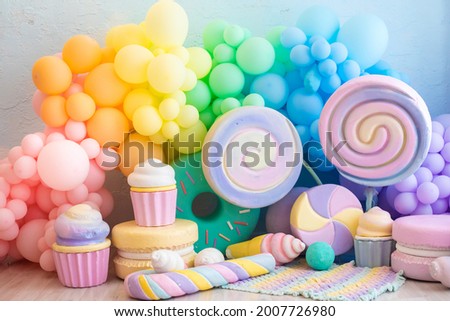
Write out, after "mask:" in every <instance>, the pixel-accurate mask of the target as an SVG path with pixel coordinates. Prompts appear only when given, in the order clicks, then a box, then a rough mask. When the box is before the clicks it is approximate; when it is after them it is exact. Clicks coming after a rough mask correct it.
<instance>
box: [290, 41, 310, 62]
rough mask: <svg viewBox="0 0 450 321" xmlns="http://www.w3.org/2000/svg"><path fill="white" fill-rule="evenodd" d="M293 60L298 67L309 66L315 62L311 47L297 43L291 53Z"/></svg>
mask: <svg viewBox="0 0 450 321" xmlns="http://www.w3.org/2000/svg"><path fill="white" fill-rule="evenodd" d="M290 59H291V62H292V63H293V64H294V65H295V66H297V67H307V66H309V65H312V64H313V63H314V58H313V56H312V55H311V49H310V48H309V47H308V46H306V45H297V46H295V47H294V48H292V50H291V53H290Z"/></svg>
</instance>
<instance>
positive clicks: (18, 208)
mask: <svg viewBox="0 0 450 321" xmlns="http://www.w3.org/2000/svg"><path fill="white" fill-rule="evenodd" d="M6 208H8V209H9V210H11V211H12V212H13V213H14V217H15V219H16V220H20V219H22V218H23V217H24V216H25V215H26V214H27V211H28V206H27V204H26V203H25V202H24V201H22V200H19V199H14V200H10V201H8V203H7V204H6Z"/></svg>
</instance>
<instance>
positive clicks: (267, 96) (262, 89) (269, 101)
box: [250, 74, 289, 109]
mask: <svg viewBox="0 0 450 321" xmlns="http://www.w3.org/2000/svg"><path fill="white" fill-rule="evenodd" d="M250 92H251V93H256V94H259V95H261V96H262V97H263V98H264V102H265V105H266V106H267V107H271V108H273V109H280V108H282V107H283V106H284V105H285V104H286V101H287V99H288V97H289V86H288V83H287V81H286V80H285V79H284V78H283V77H281V76H280V75H277V74H264V75H261V76H258V77H256V78H255V80H253V83H252V84H251V86H250Z"/></svg>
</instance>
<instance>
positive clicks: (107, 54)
mask: <svg viewBox="0 0 450 321" xmlns="http://www.w3.org/2000/svg"><path fill="white" fill-rule="evenodd" d="M115 57H116V51H115V50H114V48H111V47H104V48H102V64H103V63H107V62H114V58H115Z"/></svg>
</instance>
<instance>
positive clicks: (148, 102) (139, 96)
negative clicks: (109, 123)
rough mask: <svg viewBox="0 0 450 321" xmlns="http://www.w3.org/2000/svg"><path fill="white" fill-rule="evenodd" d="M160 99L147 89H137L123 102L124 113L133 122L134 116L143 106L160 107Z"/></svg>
mask: <svg viewBox="0 0 450 321" xmlns="http://www.w3.org/2000/svg"><path fill="white" fill-rule="evenodd" d="M158 105H159V99H158V98H157V97H155V96H154V95H152V94H151V93H150V92H149V91H148V90H147V89H145V88H137V89H134V90H132V91H130V92H129V93H128V94H127V95H126V97H125V99H124V101H123V112H124V113H125V116H127V118H128V119H129V120H133V114H134V112H135V111H136V109H138V108H139V107H141V106H158Z"/></svg>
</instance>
